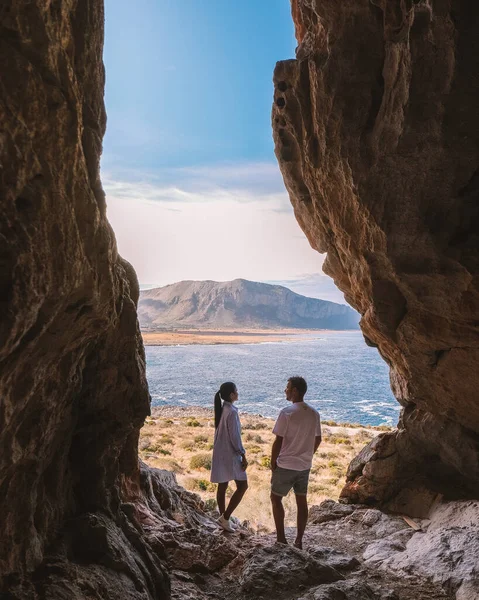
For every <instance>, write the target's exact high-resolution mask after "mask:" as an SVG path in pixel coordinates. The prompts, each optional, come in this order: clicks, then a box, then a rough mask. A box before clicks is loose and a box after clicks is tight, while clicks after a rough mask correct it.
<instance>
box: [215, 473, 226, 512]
mask: <svg viewBox="0 0 479 600" xmlns="http://www.w3.org/2000/svg"><path fill="white" fill-rule="evenodd" d="M227 489H228V481H226V482H225V483H218V489H217V490H216V503H217V504H218V510H219V513H220V515H222V514H223V513H224V512H225V509H226V490H227Z"/></svg>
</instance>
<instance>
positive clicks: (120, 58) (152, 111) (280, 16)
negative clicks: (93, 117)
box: [102, 0, 344, 303]
mask: <svg viewBox="0 0 479 600" xmlns="http://www.w3.org/2000/svg"><path fill="white" fill-rule="evenodd" d="M134 6H135V10H134V11H132V8H131V7H132V3H131V1H130V0H128V1H127V0H106V2H105V11H106V15H105V17H106V22H105V28H106V30H105V50H104V61H105V67H106V95H105V102H106V109H107V114H108V125H107V133H106V136H105V141H104V151H103V157H102V179H103V185H104V188H105V192H106V194H107V206H108V218H109V219H110V222H111V224H112V226H113V229H114V230H115V234H116V237H117V241H118V247H119V250H120V253H121V254H122V255H123V256H124V257H125V258H126V259H127V260H128V261H130V262H131V263H132V264H133V266H134V267H135V269H136V272H137V274H138V278H139V280H140V284H142V286H144V287H146V286H159V285H166V284H168V283H174V282H176V281H180V280H183V279H197V280H201V279H213V280H216V281H227V280H231V279H235V278H239V277H241V278H244V279H251V280H253V281H264V282H271V283H273V282H274V283H281V284H283V285H287V286H288V287H290V288H291V289H294V290H295V291H297V292H299V293H303V294H305V295H309V296H314V297H319V298H324V299H326V300H333V301H336V302H341V303H344V299H343V295H342V294H341V293H340V292H339V291H338V290H337V289H336V288H335V286H334V284H333V282H332V280H331V279H330V278H328V277H326V276H325V275H324V274H322V272H321V265H322V263H323V259H324V257H323V256H322V255H320V254H318V253H317V252H316V251H314V250H313V249H312V248H311V247H310V245H309V243H308V241H307V240H306V237H305V236H304V234H303V233H302V231H301V229H300V227H299V225H298V224H297V222H296V220H295V218H294V215H293V210H292V207H291V204H290V202H289V199H288V194H287V192H286V190H285V188H284V184H283V180H282V177H281V173H280V171H279V168H278V165H277V162H276V158H275V156H274V151H273V140H272V132H271V104H272V97H273V84H272V76H273V69H274V66H275V63H276V61H278V60H282V59H288V58H293V57H294V49H295V45H296V43H295V39H294V30H293V23H292V20H291V14H290V2H289V0H261V1H258V0H242V1H241V2H233V1H232V0H181V1H179V0H137V1H136V2H135V3H134Z"/></svg>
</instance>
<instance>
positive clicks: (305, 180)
mask: <svg viewBox="0 0 479 600" xmlns="http://www.w3.org/2000/svg"><path fill="white" fill-rule="evenodd" d="M292 9H293V18H294V21H295V27H296V36H297V39H298V48H297V51H296V56H297V58H296V60H288V61H283V62H280V63H278V65H277V67H276V70H275V74H274V84H275V97H274V106H273V129H274V139H275V144H276V155H277V158H278V161H279V164H280V167H281V170H282V173H283V177H284V181H285V184H286V187H287V189H288V191H289V194H290V197H291V201H292V204H293V206H294V210H295V214H296V218H297V220H298V222H299V224H300V225H301V227H302V229H303V230H304V231H305V233H306V235H307V237H308V239H309V241H310V243H311V245H312V246H313V247H314V248H316V249H317V250H318V251H320V252H327V253H328V255H327V259H326V261H325V265H324V270H325V272H326V273H327V274H329V275H331V276H332V277H333V278H334V280H335V282H336V284H337V285H338V287H339V288H340V289H341V290H342V291H343V292H344V294H345V298H346V299H347V300H348V302H349V303H350V304H351V305H352V306H353V307H354V308H355V309H357V310H358V311H359V312H360V313H361V315H362V319H361V328H362V330H363V333H364V335H365V338H366V341H367V343H369V344H370V345H374V346H377V347H378V350H379V352H380V354H381V355H382V356H383V358H384V359H385V360H386V362H387V363H388V364H389V365H390V368H391V385H392V388H393V391H394V393H395V395H396V398H397V399H398V401H399V402H400V403H401V404H402V406H403V407H404V412H403V416H402V419H401V421H400V423H399V429H398V431H397V432H395V433H393V434H390V435H389V436H387V439H386V440H384V441H383V443H382V445H381V447H376V448H375V449H373V450H372V451H371V452H370V456H369V459H368V460H366V461H363V462H362V466H361V468H356V469H354V470H351V471H350V473H349V482H348V485H347V488H346V489H345V491H344V497H345V498H350V499H351V500H352V501H368V502H371V503H378V504H381V505H384V506H387V505H388V504H389V503H391V504H392V505H393V506H397V504H398V502H397V500H396V499H395V497H396V496H397V494H398V493H399V492H400V491H401V490H403V489H407V490H409V491H408V492H407V493H405V496H408V498H409V499H412V500H413V502H414V497H415V495H416V491H417V492H418V493H423V492H424V490H432V491H438V492H441V493H444V494H446V495H448V496H450V497H468V496H473V497H477V496H478V495H479V437H478V434H479V402H478V396H477V387H478V384H479V380H478V375H477V364H478V361H479V325H478V324H479V321H478V318H477V315H478V310H479V278H478V274H479V260H478V259H479V168H478V167H479V117H478V113H477V110H476V107H477V104H478V101H479V80H478V78H477V72H478V69H479V38H478V36H477V31H478V27H479V6H478V5H477V4H476V3H473V2H469V1H468V0H421V1H417V0H391V1H386V0H371V1H370V0H344V1H342V2H337V1H336V0H292ZM357 466H358V465H357ZM399 504H400V505H401V507H402V509H403V510H407V509H408V504H409V500H408V499H405V497H403V498H402V499H400V500H399ZM416 508H417V507H416Z"/></svg>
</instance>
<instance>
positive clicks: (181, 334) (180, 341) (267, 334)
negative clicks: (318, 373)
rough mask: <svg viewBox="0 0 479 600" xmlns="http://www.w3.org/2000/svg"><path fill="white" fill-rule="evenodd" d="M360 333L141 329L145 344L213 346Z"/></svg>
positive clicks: (285, 330)
mask: <svg viewBox="0 0 479 600" xmlns="http://www.w3.org/2000/svg"><path fill="white" fill-rule="evenodd" d="M354 332H358V333H361V330H360V329H337V330H336V329H227V328H224V329H193V328H192V329H171V330H165V331H144V330H143V331H142V332H141V335H142V338H143V344H144V345H145V346H210V345H222V344H264V343H267V342H270V343H271V342H273V343H274V342H276V343H278V342H291V341H302V340H306V339H311V336H314V335H317V336H321V335H328V334H331V333H354Z"/></svg>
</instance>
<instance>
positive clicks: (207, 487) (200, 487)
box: [183, 477, 216, 492]
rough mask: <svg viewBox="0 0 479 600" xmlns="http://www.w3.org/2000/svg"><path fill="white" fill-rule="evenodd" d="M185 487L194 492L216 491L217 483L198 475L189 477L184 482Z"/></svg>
mask: <svg viewBox="0 0 479 600" xmlns="http://www.w3.org/2000/svg"><path fill="white" fill-rule="evenodd" d="M183 487H184V488H185V489H187V490H190V491H192V492H198V491H199V492H214V491H215V490H216V484H214V483H211V482H209V481H208V480H207V479H197V478H196V477H187V478H186V479H185V480H184V482H183Z"/></svg>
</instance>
